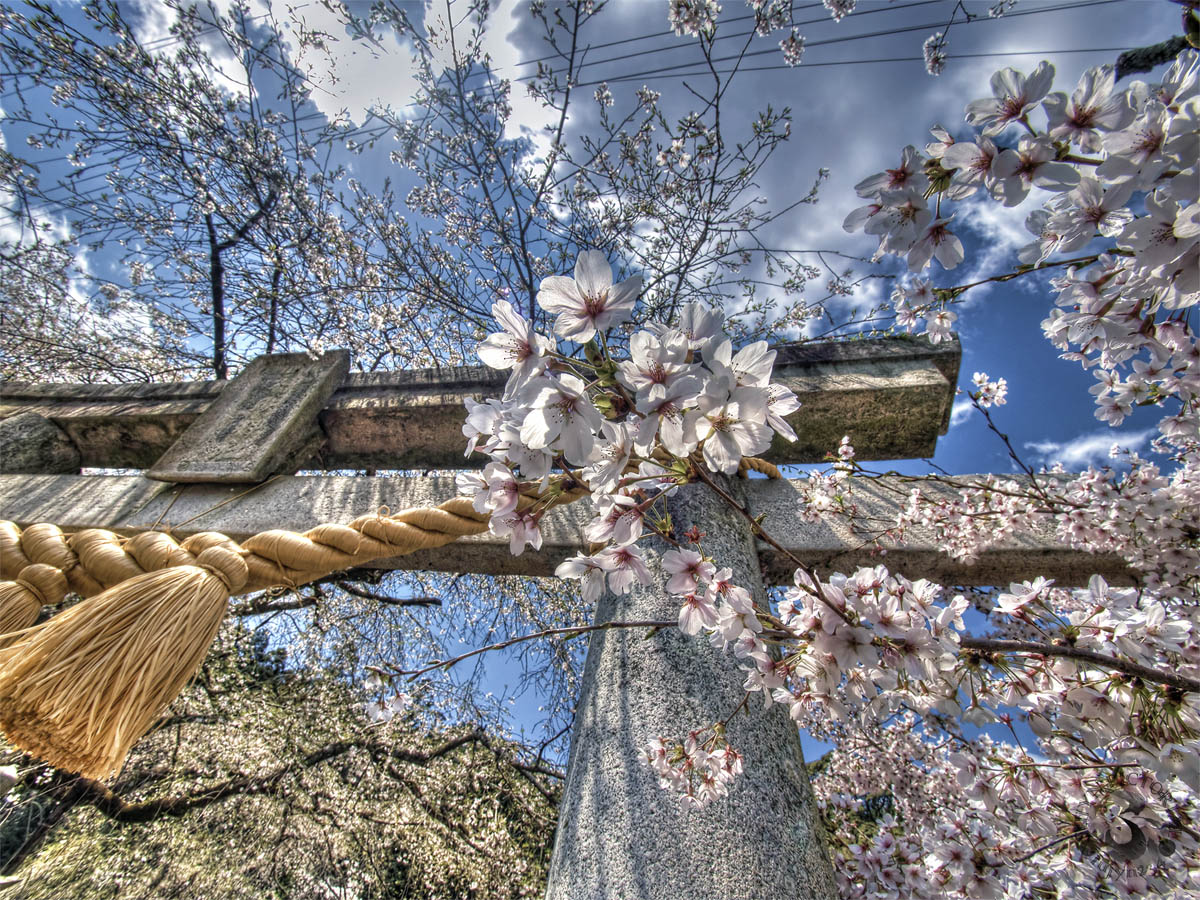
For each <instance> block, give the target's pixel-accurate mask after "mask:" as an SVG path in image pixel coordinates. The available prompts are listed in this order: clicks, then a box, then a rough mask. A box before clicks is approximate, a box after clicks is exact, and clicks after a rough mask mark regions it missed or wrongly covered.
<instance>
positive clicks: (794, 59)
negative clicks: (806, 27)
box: [779, 28, 804, 66]
mask: <svg viewBox="0 0 1200 900" xmlns="http://www.w3.org/2000/svg"><path fill="white" fill-rule="evenodd" d="M779 49H780V50H782V51H783V62H784V64H785V65H788V66H798V65H800V63H801V61H802V60H803V59H804V35H802V34H801V33H800V32H799V30H798V29H796V28H793V29H792V33H791V34H789V35H788V36H787V37H785V38H784V39H783V40H782V41H780V42H779Z"/></svg>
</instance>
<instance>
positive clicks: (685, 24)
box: [667, 0, 721, 36]
mask: <svg viewBox="0 0 1200 900" xmlns="http://www.w3.org/2000/svg"><path fill="white" fill-rule="evenodd" d="M720 12H721V4H720V3H717V2H716V0H670V2H669V4H668V6H667V24H668V25H670V26H671V30H672V31H674V32H675V33H676V34H677V35H693V36H694V35H701V34H711V33H712V32H713V31H714V30H715V29H716V27H717V16H718V15H719V14H720Z"/></svg>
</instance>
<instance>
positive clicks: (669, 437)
mask: <svg viewBox="0 0 1200 900" xmlns="http://www.w3.org/2000/svg"><path fill="white" fill-rule="evenodd" d="M701 388H702V385H701V383H700V381H699V379H697V378H692V377H691V376H685V377H683V378H678V379H676V380H675V381H673V382H672V383H671V384H670V385H669V386H668V385H652V386H651V387H650V389H649V390H648V391H647V392H646V393H645V395H643V396H641V397H639V398H638V400H637V411H638V412H639V413H641V414H642V415H643V416H645V418H644V419H643V420H642V422H641V424H640V425H639V426H638V433H637V447H638V448H639V451H640V452H643V453H649V452H650V448H651V447H652V446H653V444H654V439H655V436H658V437H659V438H661V440H662V444H663V446H664V447H665V448H666V449H667V452H668V453H671V454H674V455H675V456H680V457H683V456H687V455H688V454H689V453H691V452H692V451H693V450H695V449H696V447H697V441H696V439H695V438H694V437H693V436H692V434H691V433H689V431H688V429H687V427H686V419H685V417H684V411H685V410H686V409H687V408H688V407H689V406H691V405H693V404H694V403H695V401H696V398H697V396H698V395H699V394H700V391H701Z"/></svg>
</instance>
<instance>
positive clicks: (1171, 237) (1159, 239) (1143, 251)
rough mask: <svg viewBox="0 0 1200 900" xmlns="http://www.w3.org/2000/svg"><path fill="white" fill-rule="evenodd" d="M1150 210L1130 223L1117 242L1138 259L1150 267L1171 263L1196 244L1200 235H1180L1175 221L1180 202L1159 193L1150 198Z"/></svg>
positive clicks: (1147, 200)
mask: <svg viewBox="0 0 1200 900" xmlns="http://www.w3.org/2000/svg"><path fill="white" fill-rule="evenodd" d="M1146 212H1147V213H1149V215H1145V216H1141V217H1140V218H1137V219H1134V220H1133V221H1132V222H1130V223H1129V224H1128V225H1127V226H1126V227H1125V230H1124V231H1123V232H1122V233H1121V237H1120V240H1119V241H1118V242H1117V245H1118V246H1119V247H1122V248H1125V249H1128V250H1132V251H1133V252H1134V258H1135V259H1136V260H1137V261H1138V263H1139V264H1140V265H1143V266H1145V267H1146V268H1148V269H1157V268H1160V267H1162V266H1168V265H1170V264H1172V263H1174V262H1175V261H1176V260H1178V259H1179V258H1180V257H1181V256H1183V254H1185V253H1187V251H1189V250H1191V249H1192V247H1194V246H1195V245H1196V243H1197V241H1198V240H1200V237H1197V236H1192V237H1182V238H1181V237H1179V236H1178V235H1177V234H1176V233H1175V221H1176V218H1177V215H1178V213H1179V204H1178V203H1176V202H1175V201H1174V200H1172V199H1170V198H1169V197H1164V196H1162V195H1161V194H1160V193H1158V192H1155V193H1153V194H1151V195H1150V196H1148V197H1147V198H1146Z"/></svg>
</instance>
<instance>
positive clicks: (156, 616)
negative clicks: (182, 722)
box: [0, 547, 249, 778]
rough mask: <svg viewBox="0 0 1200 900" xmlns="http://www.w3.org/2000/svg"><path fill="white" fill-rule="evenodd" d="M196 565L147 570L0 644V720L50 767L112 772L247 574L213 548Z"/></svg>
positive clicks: (208, 638)
mask: <svg viewBox="0 0 1200 900" xmlns="http://www.w3.org/2000/svg"><path fill="white" fill-rule="evenodd" d="M197 563H198V565H195V566H180V567H177V568H173V569H164V570H162V571H160V572H151V573H148V574H147V573H143V574H141V575H138V576H135V577H134V578H131V579H129V580H128V581H126V582H124V583H122V584H120V585H118V586H116V587H113V588H109V589H108V590H106V591H104V592H103V593H101V594H98V595H97V596H95V597H92V598H91V599H89V600H86V601H84V602H83V603H79V604H76V605H75V606H73V607H72V608H71V609H68V610H67V611H66V612H64V613H62V614H61V615H59V616H56V617H55V618H53V619H51V620H50V621H49V622H47V623H46V624H44V625H42V626H39V627H37V628H30V629H29V630H28V631H25V632H23V633H22V635H21V636H20V638H19V640H17V642H16V643H14V644H12V645H11V646H10V647H8V648H7V649H5V650H0V672H3V676H2V678H3V681H4V684H5V689H4V690H0V727H3V729H4V732H5V734H7V735H8V739H9V740H10V741H12V742H13V743H14V744H16V745H17V746H18V747H21V748H22V749H23V750H26V751H28V752H29V753H32V754H33V755H34V756H37V757H38V758H40V759H43V760H45V761H46V762H48V763H50V764H51V765H53V766H57V767H59V768H62V769H67V770H69V771H73V772H80V773H81V774H83V775H84V776H86V777H88V778H106V777H108V776H109V775H111V774H113V773H115V772H116V771H117V770H118V769H120V767H121V764H122V763H123V762H124V760H125V755H126V754H127V753H128V752H129V748H130V747H132V746H133V744H134V742H136V741H137V740H138V738H140V737H141V736H142V735H143V734H145V733H146V731H147V729H149V727H150V726H151V725H152V724H153V723H154V720H155V719H156V718H158V715H159V713H160V712H161V711H162V709H163V707H165V706H166V705H167V704H168V703H170V702H171V701H172V700H173V699H175V697H176V696H177V695H178V694H179V692H180V691H181V690H183V686H184V685H185V684H187V682H188V680H189V679H190V678H191V677H192V675H193V673H194V672H195V671H196V669H197V668H198V667H199V665H200V662H201V661H202V660H203V659H204V655H205V653H207V652H208V647H209V644H211V643H212V641H213V638H215V637H216V635H217V629H218V628H220V626H221V619H222V618H224V616H225V606H226V603H227V602H228V600H229V596H230V592H231V591H235V590H240V589H241V588H242V586H243V585H244V584H245V582H246V577H247V575H248V574H249V572H248V570H247V568H246V563H245V562H244V561H243V560H242V557H241V556H240V555H239V554H238V553H236V552H234V551H232V550H227V549H221V548H219V547H213V548H210V549H208V550H205V551H204V552H203V553H201V554H200V556H199V558H198V559H197Z"/></svg>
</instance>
